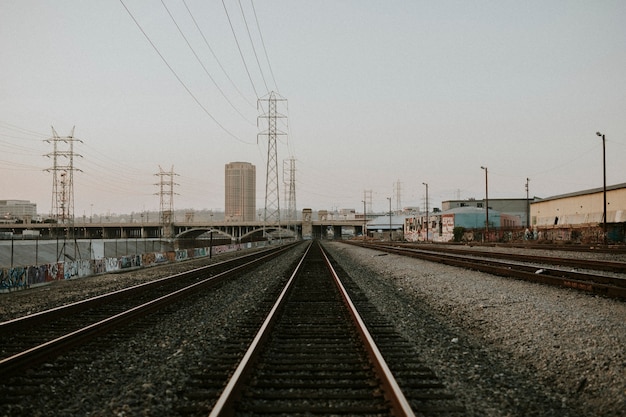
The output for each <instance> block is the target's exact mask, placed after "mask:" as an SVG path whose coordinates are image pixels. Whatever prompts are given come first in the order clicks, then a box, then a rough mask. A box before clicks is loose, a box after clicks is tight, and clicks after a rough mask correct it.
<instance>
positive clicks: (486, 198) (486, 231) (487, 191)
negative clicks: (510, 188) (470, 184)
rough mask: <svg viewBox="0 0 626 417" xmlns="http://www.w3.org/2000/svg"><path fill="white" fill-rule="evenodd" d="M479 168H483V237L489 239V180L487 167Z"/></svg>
mask: <svg viewBox="0 0 626 417" xmlns="http://www.w3.org/2000/svg"><path fill="white" fill-rule="evenodd" d="M481 168H482V169H484V170H485V209H486V211H485V239H486V240H487V241H489V182H488V175H487V167H481Z"/></svg>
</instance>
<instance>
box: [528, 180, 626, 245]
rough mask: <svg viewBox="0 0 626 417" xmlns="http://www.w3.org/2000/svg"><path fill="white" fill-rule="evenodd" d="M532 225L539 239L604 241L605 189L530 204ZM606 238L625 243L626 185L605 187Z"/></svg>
mask: <svg viewBox="0 0 626 417" xmlns="http://www.w3.org/2000/svg"><path fill="white" fill-rule="evenodd" d="M530 213H531V224H532V227H533V230H534V231H535V234H536V235H537V236H538V238H539V239H548V240H565V241H580V242H602V241H603V240H604V231H603V226H604V221H605V219H604V189H603V188H602V187H601V188H593V189H590V190H584V191H578V192H574V193H569V194H562V195H557V196H554V197H548V198H544V199H540V200H535V201H532V202H531V204H530ZM606 224H607V238H608V240H609V241H611V242H624V231H625V227H626V183H622V184H616V185H611V186H607V187H606Z"/></svg>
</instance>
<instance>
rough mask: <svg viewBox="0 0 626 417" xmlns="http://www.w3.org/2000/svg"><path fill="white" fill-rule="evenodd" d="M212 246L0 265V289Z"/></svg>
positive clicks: (187, 255) (172, 258)
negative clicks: (50, 262)
mask: <svg viewBox="0 0 626 417" xmlns="http://www.w3.org/2000/svg"><path fill="white" fill-rule="evenodd" d="M250 247H251V245H250V244H249V243H248V244H245V245H222V246H213V247H212V250H213V254H220V253H226V252H233V251H238V250H241V249H243V248H250ZM210 251H211V248H195V249H184V250H183V249H181V250H177V251H170V252H149V253H143V254H141V255H128V256H122V257H118V258H102V259H90V260H87V259H83V260H77V261H67V262H58V263H53V264H45V265H32V266H20V267H13V268H0V292H10V291H16V290H21V289H26V288H29V287H31V286H37V285H43V284H46V283H50V282H54V281H62V280H64V279H72V278H82V277H86V276H90V275H98V274H103V273H107V272H115V271H119V270H121V269H126V268H135V267H137V268H138V267H147V266H153V265H157V264H160V263H166V262H180V261H184V260H187V259H193V258H202V257H206V256H209V254H210Z"/></svg>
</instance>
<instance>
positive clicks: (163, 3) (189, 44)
mask: <svg viewBox="0 0 626 417" xmlns="http://www.w3.org/2000/svg"><path fill="white" fill-rule="evenodd" d="M161 4H162V5H163V7H164V8H165V11H167V14H168V15H169V16H170V19H172V22H173V23H174V26H176V29H177V30H178V33H180V36H182V38H183V39H184V40H185V43H186V44H187V46H188V47H189V50H190V51H191V53H192V54H193V56H194V57H195V58H196V61H198V63H199V64H200V66H201V67H202V69H203V70H204V73H205V74H206V75H207V77H209V79H210V80H211V81H212V82H213V85H214V86H215V88H217V90H218V91H219V92H220V94H222V97H224V99H225V100H226V101H227V102H228V104H230V107H232V108H233V110H235V112H237V114H239V115H240V116H241V117H242V118H243V119H244V120H245V121H246V122H248V123H249V124H251V125H254V123H253V122H251V121H250V120H249V119H247V118H246V116H244V114H243V113H241V112H240V111H239V109H237V107H235V105H234V104H233V103H232V101H230V99H229V98H228V97H227V96H226V94H225V93H224V91H223V90H222V89H221V88H220V86H219V85H218V84H217V82H216V81H215V79H214V78H213V77H212V76H211V73H209V70H208V69H207V68H206V66H205V65H204V64H203V63H202V60H201V59H200V57H199V56H198V54H197V53H196V51H195V49H193V46H191V43H190V42H189V40H188V39H187V37H186V36H185V33H184V32H183V30H182V29H181V28H180V25H179V24H178V22H176V19H175V18H174V16H173V15H172V12H170V9H169V8H168V7H167V5H166V4H165V2H164V1H163V0H161Z"/></svg>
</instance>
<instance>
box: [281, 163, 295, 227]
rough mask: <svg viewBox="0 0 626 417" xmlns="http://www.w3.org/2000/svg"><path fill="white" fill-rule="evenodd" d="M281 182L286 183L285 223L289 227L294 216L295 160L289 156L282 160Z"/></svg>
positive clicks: (293, 220)
mask: <svg viewBox="0 0 626 417" xmlns="http://www.w3.org/2000/svg"><path fill="white" fill-rule="evenodd" d="M283 182H284V183H285V185H286V193H285V194H287V196H286V198H287V224H288V226H289V227H291V224H292V223H294V222H295V221H296V219H297V217H296V160H295V159H294V158H289V159H287V160H285V161H283Z"/></svg>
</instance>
